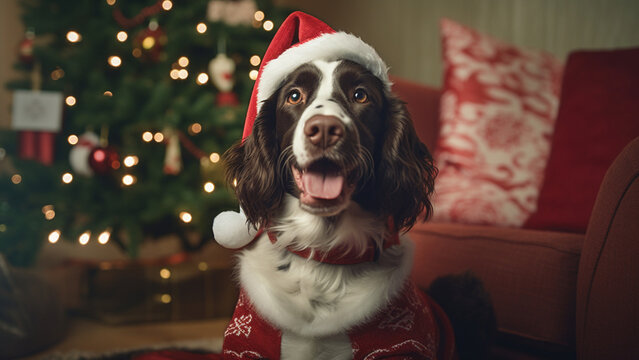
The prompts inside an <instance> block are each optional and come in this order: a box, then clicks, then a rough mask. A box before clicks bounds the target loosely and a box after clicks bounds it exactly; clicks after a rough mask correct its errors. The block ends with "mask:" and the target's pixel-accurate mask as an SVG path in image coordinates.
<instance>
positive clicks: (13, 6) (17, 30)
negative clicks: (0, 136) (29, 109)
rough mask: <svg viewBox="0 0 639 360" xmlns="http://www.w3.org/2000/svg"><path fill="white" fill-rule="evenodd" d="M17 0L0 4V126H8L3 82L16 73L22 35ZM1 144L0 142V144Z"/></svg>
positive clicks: (7, 96)
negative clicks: (15, 66) (14, 68)
mask: <svg viewBox="0 0 639 360" xmlns="http://www.w3.org/2000/svg"><path fill="white" fill-rule="evenodd" d="M19 10H20V9H19V7H18V1H17V0H3V1H2V4H1V5H0V128H4V127H8V126H9V123H10V119H11V113H10V111H9V109H10V108H9V107H10V106H11V92H10V91H8V90H7V89H5V87H4V84H5V83H6V82H7V81H8V80H10V79H13V78H17V77H18V74H16V72H14V70H13V63H14V62H15V61H16V59H17V55H18V45H19V44H20V41H21V40H22V38H23V37H24V26H22V22H21V21H20V11H19ZM1 145H2V144H0V146H1Z"/></svg>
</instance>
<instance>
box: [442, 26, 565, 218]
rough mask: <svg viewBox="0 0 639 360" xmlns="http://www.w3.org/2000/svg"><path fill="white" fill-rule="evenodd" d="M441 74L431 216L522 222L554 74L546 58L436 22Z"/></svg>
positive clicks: (553, 97)
mask: <svg viewBox="0 0 639 360" xmlns="http://www.w3.org/2000/svg"><path fill="white" fill-rule="evenodd" d="M441 30H442V37H443V48H444V49H443V53H444V65H445V76H444V86H443V89H442V90H443V93H442V98H441V131H440V135H439V140H438V142H437V149H436V151H435V159H436V163H437V166H438V167H439V169H440V174H439V177H438V179H437V181H436V185H435V188H436V196H435V198H434V209H435V213H434V218H435V219H436V220H439V221H452V222H459V223H471V224H491V225H503V226H521V225H522V224H523V223H524V221H525V220H526V219H527V218H528V216H529V215H530V214H531V213H532V212H533V211H534V210H535V208H536V204H537V196H538V192H539V188H540V187H541V183H542V177H543V171H544V168H545V165H546V160H547V158H548V154H549V153H550V138H551V135H552V131H553V124H554V120H555V114H556V108H557V104H558V96H559V84H560V80H561V68H562V67H561V65H560V63H559V62H558V61H557V60H555V59H554V58H553V57H552V56H550V55H548V54H545V53H542V52H533V51H527V50H522V49H520V48H517V47H515V46H513V45H509V44H506V43H504V42H501V41H499V40H496V39H493V38H491V37H489V36H486V35H483V34H480V33H478V32H477V31H474V30H472V29H469V28H467V27H464V26H462V25H459V24H457V23H455V22H453V21H451V20H443V21H442V23H441Z"/></svg>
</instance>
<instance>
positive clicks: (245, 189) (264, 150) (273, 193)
mask: <svg viewBox="0 0 639 360" xmlns="http://www.w3.org/2000/svg"><path fill="white" fill-rule="evenodd" d="M278 153H279V151H278V144H277V141H276V139H275V101H274V99H273V100H272V99H269V100H267V101H265V102H264V103H263V104H262V109H261V111H260V113H259V114H258V116H257V118H256V119H255V123H254V124H253V132H252V133H251V135H249V136H248V137H247V138H246V139H245V140H244V141H243V142H241V143H238V144H235V145H233V146H232V147H231V148H230V149H229V150H227V151H226V153H225V154H224V160H225V165H226V179H227V183H229V184H232V183H234V181H235V180H237V185H236V186H235V194H236V196H237V199H238V201H239V202H240V206H241V207H242V209H243V210H244V213H245V214H246V217H247V219H248V222H249V223H251V224H252V225H253V226H255V227H256V228H260V227H261V226H265V225H266V224H268V222H269V220H270V219H271V217H272V215H273V212H274V211H275V210H276V209H277V208H278V207H279V206H280V204H281V202H282V198H283V196H284V190H283V188H282V186H281V185H280V180H279V171H278V170H277V168H278V165H277V162H278Z"/></svg>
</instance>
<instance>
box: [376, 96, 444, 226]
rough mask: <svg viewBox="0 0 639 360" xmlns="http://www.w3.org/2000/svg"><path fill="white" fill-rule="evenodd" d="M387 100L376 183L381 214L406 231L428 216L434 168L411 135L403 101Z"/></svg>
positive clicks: (413, 133) (435, 173) (409, 122)
mask: <svg viewBox="0 0 639 360" xmlns="http://www.w3.org/2000/svg"><path fill="white" fill-rule="evenodd" d="M387 98H388V115H387V117H386V126H385V128H386V131H385V134H384V142H383V145H382V149H381V154H380V161H379V163H378V166H377V169H376V178H377V181H376V184H377V187H378V191H379V193H378V196H379V197H380V201H381V202H380V204H381V209H382V211H387V212H388V213H387V214H384V215H387V216H392V217H393V219H394V221H395V226H396V227H397V229H398V230H399V229H404V230H407V229H410V227H411V226H413V224H414V223H415V221H416V220H417V218H418V217H420V215H421V216H423V218H424V220H426V219H427V218H428V217H429V216H430V215H431V213H432V206H431V203H430V195H431V193H432V192H433V188H434V182H435V177H436V176H437V168H435V166H434V164H433V159H432V157H431V155H430V152H429V151H428V149H427V148H426V145H424V144H423V143H422V142H421V141H420V140H419V138H418V137H417V134H416V132H415V128H414V126H413V123H412V121H411V119H410V115H409V113H408V110H407V109H406V105H405V104H404V102H402V101H401V100H399V99H398V98H397V97H395V96H394V95H392V94H389V95H388V96H387Z"/></svg>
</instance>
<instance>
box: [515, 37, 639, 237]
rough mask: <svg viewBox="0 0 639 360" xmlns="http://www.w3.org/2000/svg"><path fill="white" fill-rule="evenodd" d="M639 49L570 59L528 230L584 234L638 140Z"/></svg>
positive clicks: (590, 53) (584, 54) (584, 53)
mask: <svg viewBox="0 0 639 360" xmlns="http://www.w3.org/2000/svg"><path fill="white" fill-rule="evenodd" d="M638 84H639V48H636V49H624V50H613V51H579V52H575V53H572V54H571V55H570V57H569V58H568V63H567V65H566V72H565V76H564V82H563V85H562V86H563V87H562V92H561V105H560V108H559V113H558V115H557V124H556V128H555V135H554V137H553V141H552V151H551V154H550V159H549V160H548V167H547V168H546V179H545V181H544V184H543V187H542V189H541V194H540V196H539V205H538V210H537V212H536V213H535V214H534V215H533V216H532V217H531V218H530V219H529V220H528V221H527V223H526V227H528V228H534V229H552V230H564V231H572V232H579V233H585V232H586V227H587V226H588V220H589V218H590V213H591V211H592V208H593V205H594V203H595V198H596V196H597V192H598V190H599V186H600V184H601V181H602V180H603V178H604V175H605V173H606V170H607V169H608V167H609V166H610V165H611V164H612V162H613V160H614V159H615V158H616V157H617V155H618V154H619V153H620V152H621V150H622V149H623V148H624V146H626V145H627V144H628V143H629V142H630V141H631V140H632V139H634V138H635V137H637V136H639V106H637V101H638V100H639V85H638Z"/></svg>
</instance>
